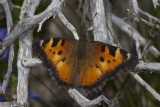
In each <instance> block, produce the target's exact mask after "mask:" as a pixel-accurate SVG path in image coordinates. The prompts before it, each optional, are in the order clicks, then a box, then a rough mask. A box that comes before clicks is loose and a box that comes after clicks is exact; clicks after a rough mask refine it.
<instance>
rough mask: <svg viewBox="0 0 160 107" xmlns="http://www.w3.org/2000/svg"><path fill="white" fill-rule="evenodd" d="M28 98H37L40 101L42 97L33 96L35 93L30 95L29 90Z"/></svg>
mask: <svg viewBox="0 0 160 107" xmlns="http://www.w3.org/2000/svg"><path fill="white" fill-rule="evenodd" d="M28 98H37V99H41V98H42V96H41V95H38V94H35V93H32V92H31V91H30V90H29V91H28Z"/></svg>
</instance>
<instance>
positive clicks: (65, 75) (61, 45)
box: [33, 38, 75, 85]
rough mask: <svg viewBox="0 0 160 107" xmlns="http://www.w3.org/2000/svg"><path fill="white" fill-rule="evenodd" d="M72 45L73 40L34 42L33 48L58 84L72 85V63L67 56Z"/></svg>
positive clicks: (52, 39)
mask: <svg viewBox="0 0 160 107" xmlns="http://www.w3.org/2000/svg"><path fill="white" fill-rule="evenodd" d="M74 45H75V41H74V40H72V41H71V40H65V39H60V38H51V39H47V40H45V41H38V42H36V43H35V45H34V46H33V48H34V51H37V52H36V53H37V56H38V57H39V58H40V59H41V60H42V61H43V62H44V64H45V65H46V66H47V68H48V69H50V70H51V72H52V74H53V75H54V77H55V78H56V79H57V80H58V81H59V82H60V83H62V84H67V85H72V81H73V75H72V74H73V68H72V65H73V64H72V63H73V61H72V58H71V57H70V55H69V54H70V51H71V49H72V47H73V46H74Z"/></svg>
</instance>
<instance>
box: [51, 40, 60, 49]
mask: <svg viewBox="0 0 160 107" xmlns="http://www.w3.org/2000/svg"><path fill="white" fill-rule="evenodd" d="M59 40H60V39H57V38H54V39H53V43H52V47H55V46H57V44H58V42H59Z"/></svg>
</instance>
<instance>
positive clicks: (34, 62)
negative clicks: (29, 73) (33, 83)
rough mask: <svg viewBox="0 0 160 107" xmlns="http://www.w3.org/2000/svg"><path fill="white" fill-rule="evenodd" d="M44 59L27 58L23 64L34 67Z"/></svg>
mask: <svg viewBox="0 0 160 107" xmlns="http://www.w3.org/2000/svg"><path fill="white" fill-rule="evenodd" d="M41 63H42V61H41V60H40V59H38V58H32V59H26V60H24V61H23V66H25V67H27V68H28V67H34V66H37V65H39V64H41Z"/></svg>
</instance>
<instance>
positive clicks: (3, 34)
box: [0, 28, 9, 63]
mask: <svg viewBox="0 0 160 107" xmlns="http://www.w3.org/2000/svg"><path fill="white" fill-rule="evenodd" d="M6 36H7V29H6V28H0V39H1V40H4V39H5V38H6ZM8 57H9V50H6V51H5V53H4V54H3V55H2V60H3V61H4V62H6V63H8Z"/></svg>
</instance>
